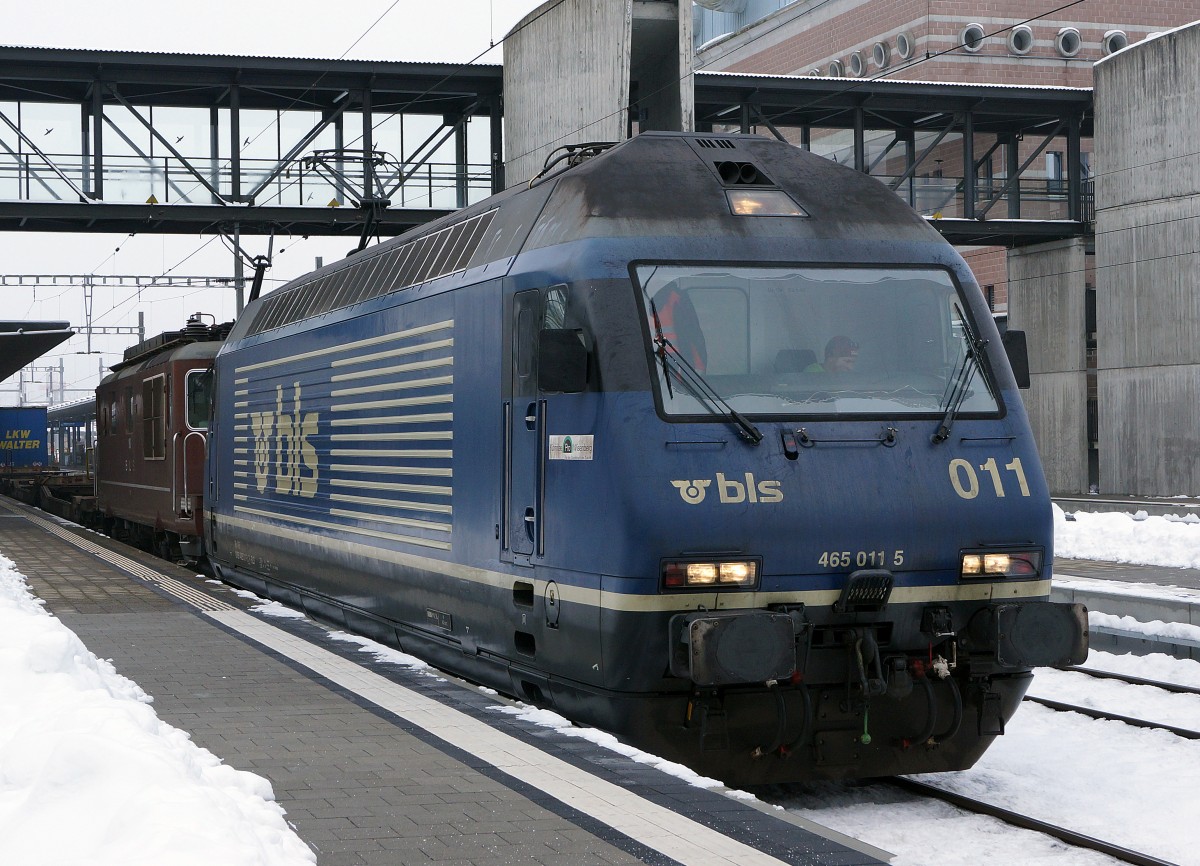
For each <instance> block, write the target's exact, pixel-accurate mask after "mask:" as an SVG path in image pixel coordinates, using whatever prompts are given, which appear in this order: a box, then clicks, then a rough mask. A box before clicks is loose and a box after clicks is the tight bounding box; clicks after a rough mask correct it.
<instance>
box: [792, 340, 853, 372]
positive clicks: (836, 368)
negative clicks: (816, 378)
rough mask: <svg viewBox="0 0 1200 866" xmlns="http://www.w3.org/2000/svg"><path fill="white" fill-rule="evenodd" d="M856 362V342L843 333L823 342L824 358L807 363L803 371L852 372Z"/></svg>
mask: <svg viewBox="0 0 1200 866" xmlns="http://www.w3.org/2000/svg"><path fill="white" fill-rule="evenodd" d="M857 363H858V343H856V342H854V341H853V340H851V339H850V338H849V337H847V336H846V335H845V334H838V335H837V336H835V337H830V338H829V342H828V343H826V344H825V360H824V361H823V362H821V363H820V364H809V365H808V367H806V368H805V370H804V372H805V373H852V372H854V366H855V364H857Z"/></svg>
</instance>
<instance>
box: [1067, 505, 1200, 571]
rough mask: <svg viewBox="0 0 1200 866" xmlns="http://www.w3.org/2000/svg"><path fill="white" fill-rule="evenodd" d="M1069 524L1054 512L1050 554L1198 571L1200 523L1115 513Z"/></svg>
mask: <svg viewBox="0 0 1200 866" xmlns="http://www.w3.org/2000/svg"><path fill="white" fill-rule="evenodd" d="M1071 517H1072V519H1070V520H1068V519H1067V515H1066V513H1065V512H1064V511H1063V510H1062V509H1061V508H1059V507H1058V506H1057V505H1055V506H1054V553H1055V555H1056V556H1064V557H1069V558H1072V559H1098V560H1103V561H1105V562H1128V563H1132V564H1137V565H1166V566H1172V567H1175V568H1200V522H1192V521H1189V520H1170V519H1168V518H1166V517H1146V516H1145V512H1139V513H1138V514H1136V515H1130V514H1122V513H1118V512H1104V513H1097V512H1086V511H1077V512H1075V513H1074V514H1072V515H1071Z"/></svg>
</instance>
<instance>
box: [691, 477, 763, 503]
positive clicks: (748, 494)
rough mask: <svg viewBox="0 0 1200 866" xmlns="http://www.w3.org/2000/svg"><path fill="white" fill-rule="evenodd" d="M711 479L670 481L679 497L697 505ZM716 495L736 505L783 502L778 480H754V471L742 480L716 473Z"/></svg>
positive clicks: (723, 501) (710, 483)
mask: <svg viewBox="0 0 1200 866" xmlns="http://www.w3.org/2000/svg"><path fill="white" fill-rule="evenodd" d="M712 483H713V482H712V481H710V480H709V479H707V478H698V479H696V480H695V481H672V482H671V485H672V486H673V487H674V488H675V489H676V490H678V491H679V495H680V497H682V499H683V501H684V502H686V503H687V504H688V505H699V504H700V503H701V502H703V501H704V497H705V496H706V495H707V493H708V488H709V486H711V485H712ZM716 483H717V497H718V498H719V499H720V500H721V503H722V504H724V505H737V504H738V503H741V502H749V503H751V504H754V503H763V504H771V503H775V502H783V490H782V489H780V483H779V482H778V481H755V479H754V473H753V472H747V473H746V474H745V480H744V481H736V480H734V479H732V478H726V477H725V474H724V473H722V472H718V473H717V482H716Z"/></svg>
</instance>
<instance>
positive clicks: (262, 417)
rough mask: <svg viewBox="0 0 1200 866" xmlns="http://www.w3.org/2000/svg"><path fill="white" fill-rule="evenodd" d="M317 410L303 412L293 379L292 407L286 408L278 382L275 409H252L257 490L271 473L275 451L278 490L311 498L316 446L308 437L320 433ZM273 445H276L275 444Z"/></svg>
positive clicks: (314, 473)
mask: <svg viewBox="0 0 1200 866" xmlns="http://www.w3.org/2000/svg"><path fill="white" fill-rule="evenodd" d="M317 420H318V415H317V413H316V412H309V413H308V414H307V415H302V414H301V412H300V383H299V382H293V383H292V411H291V412H287V413H285V412H284V411H283V386H282V385H276V386H275V411H274V412H272V411H270V410H268V411H266V412H252V413H250V422H251V428H252V430H253V432H254V476H255V478H256V480H257V481H258V492H259V493H262V492H263V491H264V490H266V489H267V484H268V482H269V481H270V477H271V453H272V450H273V451H274V454H275V492H276V493H282V494H285V495H288V496H303V497H305V498H306V499H311V498H312V497H313V496H316V494H317V478H318V475H319V473H318V469H317V449H316V448H315V447H314V446H313V445H312V444H311V443H310V442H309V441H308V437H309V436H316V435H317ZM272 446H274V447H273V448H272Z"/></svg>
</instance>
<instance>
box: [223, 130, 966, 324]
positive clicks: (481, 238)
mask: <svg viewBox="0 0 1200 866" xmlns="http://www.w3.org/2000/svg"><path fill="white" fill-rule="evenodd" d="M731 167H732V170H731ZM731 190H734V191H737V192H744V193H748V194H751V195H753V194H755V193H758V192H762V191H766V190H770V191H773V192H775V193H777V194H782V195H784V196H786V198H787V199H789V200H791V201H792V202H794V204H796V205H799V207H800V208H801V209H802V211H803V215H799V216H796V215H789V216H743V215H736V214H734V213H733V211H732V210H731V205H730V200H729V198H727V196H728V195H729V194H730V191H731ZM656 236H657V237H685V238H686V237H692V238H696V237H700V238H707V237H712V238H721V239H723V240H724V239H731V238H738V237H743V238H754V239H755V240H764V239H771V238H775V239H797V240H799V239H819V240H842V241H853V240H859V239H872V240H881V241H892V242H896V241H900V242H925V243H936V244H944V243H945V242H944V241H943V240H942V238H941V236H940V235H939V234H938V233H937V232H936V231H934V229H933V228H931V227H930V226H929V224H928V223H927V222H926V221H925V220H924V219H923V218H922V217H921V216H920V215H918V214H917V213H916V212H915V211H913V210H912V209H911V208H910V207H909V206H908V205H907V204H905V203H904V202H903V201H901V200H900V198H899V197H898V196H896V195H895V194H894V193H893V192H891V191H890V190H889V189H888V188H887V187H885V186H884V185H883V184H881V183H880V182H879V181H877V180H875V179H874V178H872V177H870V176H868V175H866V174H863V173H862V172H859V171H855V170H853V169H851V168H848V167H846V166H841V165H838V164H837V163H835V162H833V161H831V160H828V159H825V158H824V157H820V156H816V155H814V154H812V153H809V152H807V151H804V150H801V149H800V148H798V147H796V146H795V145H791V144H787V143H785V142H780V141H777V140H775V139H768V138H763V137H761V136H752V135H717V134H700V133H669V132H647V133H643V134H641V135H638V136H635V137H634V138H631V139H629V140H628V141H625V142H622V143H620V144H618V145H614V146H612V147H611V148H609V149H607V150H605V151H603V152H602V153H600V154H599V155H596V156H593V157H591V158H589V159H586V160H583V161H582V162H581V163H580V164H578V165H575V166H574V167H572V168H565V169H562V170H558V171H555V172H552V173H549V174H548V175H547V176H546V177H543V178H535V179H534V181H533V182H531V183H530V184H524V183H522V184H519V185H518V186H515V187H511V188H510V189H508V190H506V191H505V192H502V193H500V194H499V195H496V196H492V197H491V198H489V199H486V200H484V201H482V202H479V203H478V204H475V205H472V206H471V207H468V208H464V209H463V210H460V211H456V212H455V213H453V214H449V215H448V216H446V217H443V218H441V219H439V220H435V221H433V222H430V223H428V224H426V225H424V226H422V227H420V228H419V229H415V230H413V231H412V232H409V233H407V234H404V235H401V236H400V237H398V238H394V239H392V240H390V241H386V242H384V243H382V244H379V245H378V246H376V247H374V248H372V249H369V250H365V251H363V252H362V253H358V254H356V255H353V256H350V257H348V258H347V259H344V260H342V261H340V262H336V263H333V264H331V265H329V266H327V267H325V268H322V269H321V270H318V271H314V272H313V273H311V274H308V275H306V276H303V277H300V278H298V279H296V280H293V281H292V282H291V283H288V284H287V285H285V286H283V287H282V288H280V289H277V290H275V291H274V292H272V293H270V294H269V295H266V296H265V297H263V298H260V299H259V300H258V301H256V302H255V304H254V305H251V306H250V307H248V308H247V309H246V311H245V312H244V313H243V315H242V317H241V318H240V319H239V320H238V322H237V324H236V325H235V326H234V330H233V333H232V334H231V335H230V341H231V342H236V341H237V340H239V339H241V338H242V337H245V336H247V335H249V334H257V333H260V332H263V331H268V330H272V329H274V328H278V327H281V326H283V325H286V324H288V323H290V322H295V321H299V320H302V319H305V318H311V317H313V316H317V315H321V314H323V313H327V312H330V311H331V310H335V309H340V308H342V307H346V306H349V305H351V304H354V303H357V302H359V301H363V300H367V299H369V298H372V297H377V296H379V295H383V294H387V293H389V292H394V291H399V290H401V289H405V288H409V287H411V286H415V285H420V284H422V283H425V282H429V281H431V280H434V279H437V278H439V277H443V276H448V275H451V274H457V273H462V272H463V271H467V270H472V269H475V268H478V267H481V266H485V265H488V264H491V263H495V262H503V261H505V260H506V259H511V258H512V257H514V256H516V255H517V254H519V253H520V252H521V251H522V250H527V249H537V248H542V247H548V246H554V245H556V244H563V243H569V242H573V241H578V240H582V239H586V238H604V237H630V238H640V237H656Z"/></svg>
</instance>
